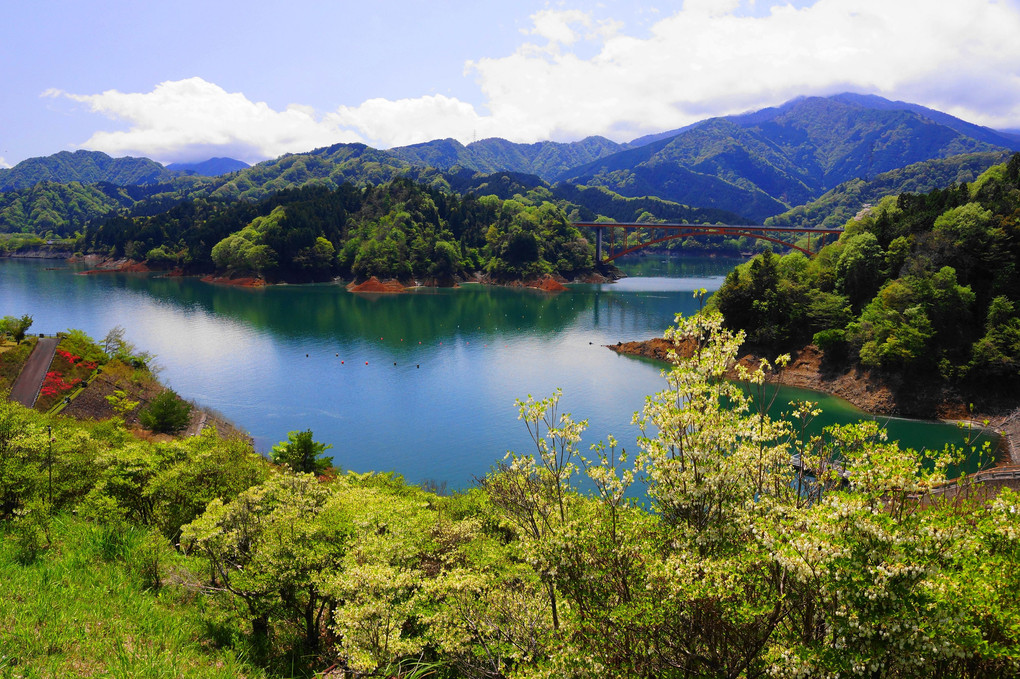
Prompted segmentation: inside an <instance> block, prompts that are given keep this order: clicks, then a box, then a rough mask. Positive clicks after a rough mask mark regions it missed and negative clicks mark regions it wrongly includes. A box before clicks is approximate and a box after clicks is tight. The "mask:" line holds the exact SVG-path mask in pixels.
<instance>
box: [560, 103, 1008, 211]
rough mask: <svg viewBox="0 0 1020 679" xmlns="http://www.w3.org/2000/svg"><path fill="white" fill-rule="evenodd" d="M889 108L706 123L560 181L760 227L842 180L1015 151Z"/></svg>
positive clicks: (812, 109) (795, 111) (806, 107)
mask: <svg viewBox="0 0 1020 679" xmlns="http://www.w3.org/2000/svg"><path fill="white" fill-rule="evenodd" d="M898 106H899V105H898V104H897V103H896V102H888V101H887V100H884V99H881V98H878V97H860V96H857V95H839V96H836V97H829V98H820V97H811V98H805V99H799V100H795V101H793V102H790V103H788V104H785V105H784V106H781V107H778V108H774V109H765V110H762V111H758V112H756V113H753V114H747V115H744V116H733V117H729V118H714V119H711V120H707V121H704V122H702V123H700V124H697V125H693V126H690V127H688V128H684V129H683V130H680V131H678V134H676V135H675V136H672V137H669V136H665V137H661V138H656V137H646V138H644V139H643V140H639V141H641V142H643V145H642V146H639V147H638V148H633V149H629V150H625V151H622V152H620V153H617V154H614V155H611V156H608V157H606V158H603V159H600V160H597V161H595V162H593V163H590V164H588V165H586V166H582V167H579V168H575V169H574V170H571V171H570V172H569V173H567V175H565V176H562V177H561V178H563V179H568V180H569V181H570V182H571V183H575V184H584V185H601V186H606V187H608V188H611V189H613V190H614V191H617V192H619V193H621V194H623V195H626V196H638V195H656V196H659V197H660V198H665V199H667V200H674V201H677V202H680V203H685V204H688V205H698V206H712V207H719V208H723V209H728V210H731V211H734V212H739V213H740V214H743V215H745V216H746V217H748V218H750V219H753V220H756V221H760V220H764V219H765V218H767V217H770V216H772V215H774V214H778V213H779V212H782V211H784V209H783V207H781V206H786V208H789V207H792V206H795V205H799V204H802V203H805V202H808V201H810V200H813V199H815V198H817V197H819V196H821V195H822V194H823V193H825V192H826V191H828V190H830V189H832V188H834V187H835V186H836V185H838V184H840V183H841V182H845V181H848V180H850V179H855V178H865V179H867V178H870V177H874V176H875V175H878V174H881V173H883V172H888V171H890V170H893V169H896V168H899V167H903V166H905V165H910V164H912V163H917V162H921V161H925V160H931V159H936V158H945V157H949V156H952V155H958V154H962V153H975V152H991V151H1002V150H1006V149H1014V150H1017V149H1020V143H1017V142H1016V141H1015V140H1011V138H1010V137H1008V136H1006V135H1001V134H998V133H995V132H994V131H992V130H988V129H987V128H980V127H978V126H976V125H970V124H969V123H965V122H964V121H960V120H958V119H955V118H952V117H951V116H947V115H946V114H938V115H935V114H936V113H937V112H931V116H934V117H935V118H937V120H936V119H933V117H930V116H929V115H925V114H924V112H925V111H928V109H923V108H922V107H917V106H909V107H908V108H903V107H898ZM904 106H908V105H904ZM950 123H951V124H950ZM960 130H962V131H960ZM972 134H974V135H977V137H975V136H971V135H972ZM734 199H736V200H734Z"/></svg>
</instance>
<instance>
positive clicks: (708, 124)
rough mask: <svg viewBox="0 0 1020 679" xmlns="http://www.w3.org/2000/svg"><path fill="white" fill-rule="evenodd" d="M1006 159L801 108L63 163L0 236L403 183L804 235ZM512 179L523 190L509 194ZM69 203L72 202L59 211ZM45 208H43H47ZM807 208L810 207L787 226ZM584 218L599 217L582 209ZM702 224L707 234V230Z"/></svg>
mask: <svg viewBox="0 0 1020 679" xmlns="http://www.w3.org/2000/svg"><path fill="white" fill-rule="evenodd" d="M1007 149H1020V140H1018V139H1017V138H1016V137H1014V136H1011V135H1009V134H1006V133H998V132H995V131H994V130H990V129H988V128H983V127H979V126H977V125H972V124H970V123H967V122H965V121H962V120H959V119H956V118H953V117H952V116H949V115H946V114H944V113H940V112H938V111H932V110H930V109H926V108H924V107H921V106H916V105H913V104H906V103H903V102H891V101H888V100H885V99H881V98H880V97H873V96H865V95H853V94H843V95H837V96H834V97H828V98H820V97H812V98H802V99H797V100H794V101H791V102H788V103H787V104H784V105H782V106H779V107H776V108H769V109H763V110H761V111H757V112H754V113H749V114H745V115H740V116H729V117H725V118H713V119H710V120H706V121H703V122H701V123H698V124H695V125H691V126H689V127H687V128H683V129H682V130H678V131H675V133H664V134H662V135H656V136H651V137H643V138H641V139H638V140H635V141H634V142H632V143H630V144H617V143H615V142H612V141H609V140H607V139H604V138H601V137H589V138H587V139H584V140H582V141H579V142H574V143H568V144H563V143H555V142H540V143H536V144H515V143H511V142H509V141H506V140H503V139H484V140H481V141H478V142H474V143H472V144H468V145H466V146H465V145H463V144H461V143H460V142H457V141H455V140H452V139H444V140H435V141H431V142H427V143H423V144H415V145H411V146H405V147H400V148H394V149H390V150H378V149H373V148H371V147H369V146H366V145H364V144H335V145H333V146H329V147H324V148H320V149H315V150H313V151H309V152H307V153H297V154H287V155H285V156H281V157H280V158H276V159H274V160H269V161H265V162H262V163H259V164H257V165H255V166H253V167H249V168H246V169H242V170H238V171H235V172H231V173H230V174H227V175H225V176H219V177H210V178H207V179H205V178H202V179H201V181H199V179H200V178H199V177H192V178H191V179H192V183H181V181H180V179H181V174H180V173H179V172H173V171H171V170H169V169H167V168H163V167H162V166H160V165H159V164H158V163H154V162H153V161H149V160H146V159H138V158H122V159H112V158H110V157H109V156H106V155H105V154H102V153H94V152H85V151H79V152H76V153H73V154H72V153H67V152H63V153H58V154H56V155H54V156H50V157H48V158H33V159H30V160H26V161H24V162H22V163H19V164H18V166H17V167H15V168H13V169H10V170H0V190H4V191H7V192H9V191H11V190H16V189H18V188H19V187H20V188H21V190H25V189H26V187H31V186H34V185H35V184H37V183H39V182H41V181H51V182H65V183H66V182H71V181H77V182H80V183H81V184H82V186H80V187H73V188H67V189H63V190H61V191H57V190H55V189H53V188H52V187H50V188H48V189H46V190H43V191H42V193H40V192H32V193H29V194H24V193H23V194H21V195H19V196H16V197H12V196H5V197H4V201H3V207H0V210H6V212H5V213H0V231H22V230H36V231H40V230H41V231H47V230H52V231H54V232H57V231H60V230H63V231H64V232H70V231H73V230H77V228H79V227H80V226H81V225H83V224H84V222H85V221H87V220H88V219H94V218H95V217H96V216H97V215H105V214H109V213H110V212H111V211H112V210H114V209H121V208H123V207H125V204H124V202H123V201H122V200H121V199H116V200H114V199H113V197H112V196H109V195H106V194H108V193H109V192H110V191H109V189H98V193H102V194H103V195H104V196H105V198H100V197H99V195H98V194H97V189H85V188H84V185H86V184H90V183H95V182H109V183H111V184H115V185H118V186H126V185H136V184H152V183H157V182H164V183H168V186H169V187H170V188H171V189H172V190H170V191H167V190H160V192H159V193H160V194H161V195H162V200H163V202H161V203H160V205H162V206H164V208H165V206H167V205H169V204H170V203H171V202H172V201H173V200H174V199H176V200H183V199H185V198H189V197H190V198H198V197H202V196H207V197H209V198H210V199H212V200H225V201H231V200H247V201H258V200H261V199H263V198H266V197H268V196H270V195H272V194H273V193H275V192H278V191H281V190H284V189H292V188H297V187H301V186H304V185H306V184H312V183H318V184H321V185H323V186H326V187H328V188H332V189H336V188H339V187H340V186H342V185H343V184H344V183H346V182H350V183H353V184H357V185H365V184H373V185H378V184H384V183H387V182H390V181H392V180H393V179H395V178H397V177H401V176H410V177H413V178H415V179H416V180H417V181H419V182H423V183H425V184H427V185H429V186H432V187H434V188H438V189H442V190H452V191H456V192H460V193H464V192H465V191H467V190H470V189H465V188H464V185H471V184H473V183H474V184H477V185H478V191H477V192H476V193H478V195H482V194H483V192H491V194H492V195H499V196H500V197H502V198H510V197H511V196H512V195H513V194H512V193H507V191H508V190H509V185H510V184H512V183H514V182H517V183H521V182H522V184H521V185H522V186H525V187H526V188H525V191H527V190H532V189H537V188H538V187H539V186H540V185H541V184H543V183H544V184H545V188H546V189H548V190H550V191H551V192H552V194H553V195H554V196H555V195H560V196H565V195H567V194H570V195H572V196H573V197H574V199H576V198H578V197H581V196H584V197H587V198H593V199H598V202H599V203H600V204H606V205H608V203H606V201H605V200H604V196H600V195H598V194H593V193H590V192H585V191H584V190H582V189H583V187H604V188H606V189H610V190H612V191H613V192H615V193H616V194H619V195H620V196H623V197H627V198H650V197H654V198H657V199H659V200H660V201H666V202H665V203H654V207H655V208H656V209H655V210H649V212H650V214H651V215H652V216H653V217H657V218H660V219H661V218H670V219H672V218H673V217H663V216H662V213H661V212H657V211H656V210H658V209H660V208H662V209H665V212H669V213H670V214H673V215H678V214H680V213H679V212H678V210H679V209H680V207H678V206H690V207H689V208H688V207H683V209H684V210H687V209H690V208H702V209H707V210H719V211H722V212H725V213H726V215H727V216H726V217H725V220H726V221H730V222H746V221H753V222H762V221H764V220H766V219H768V218H769V217H774V216H776V215H780V214H785V215H787V217H784V218H789V219H795V220H797V221H798V223H802V222H803V221H804V220H805V219H810V218H813V217H814V216H815V215H816V214H817V215H818V216H819V218H820V219H824V218H826V217H829V218H830V221H829V223H831V222H832V221H834V220H835V221H838V220H839V219H840V218H841V217H843V216H847V215H848V213H849V211H850V210H851V209H852V208H853V204H854V202H855V201H859V202H860V204H862V205H863V203H865V202H874V200H875V199H876V198H877V197H880V194H881V192H882V191H885V190H887V189H888V190H889V191H893V192H897V191H902V190H926V189H928V188H933V187H938V186H946V185H947V184H948V183H949V182H952V181H960V180H966V179H970V178H972V175H969V174H968V173H969V172H971V171H976V170H977V169H978V165H979V164H980V163H981V162H984V161H981V160H978V158H981V156H973V157H972V159H971V160H966V161H959V162H961V163H963V164H964V165H967V168H970V169H966V168H962V167H961V169H959V170H957V171H956V173H955V174H954V170H953V167H954V165H955V164H957V161H947V164H945V165H942V164H938V163H936V164H930V165H916V164H917V163H924V162H926V161H931V160H942V159H946V158H950V157H952V156H955V155H961V154H975V153H977V154H1002V153H1004V152H1005V151H1006V150H1007ZM988 157H991V156H988ZM998 158H1001V156H998ZM214 161H216V162H214ZM223 162H224V159H214V160H213V161H208V162H207V163H206V164H203V165H202V166H201V167H202V168H203V169H200V170H197V169H195V168H192V169H191V170H189V172H209V173H213V172H218V171H220V170H223V169H228V168H230V167H232V166H233V165H231V164H229V163H228V164H227V165H223V164H222V163H223ZM989 162H991V161H989ZM908 165H913V167H912V168H911V169H909V170H905V173H906V174H905V175H904V176H903V177H898V176H887V175H886V174H885V173H888V172H891V171H893V170H897V169H898V168H903V167H905V166H908ZM233 167H236V166H233ZM961 173H963V174H961ZM529 176H530V177H529ZM175 177H176V178H177V179H174V178H175ZM511 177H516V179H513V180H512V181H511V180H510V178H511ZM909 177H915V178H914V179H910V178H909ZM873 178H878V181H877V182H876V183H874V184H873V185H869V188H867V189H865V188H863V186H862V185H861V184H860V182H861V181H865V182H867V181H870V180H872V179H873ZM508 182H509V183H508ZM554 182H555V183H554ZM845 182H852V183H853V184H852V185H848V186H846V187H843V188H840V189H838V190H836V192H835V194H833V195H832V196H828V197H826V198H825V199H823V200H822V203H821V204H820V205H806V204H810V203H812V202H813V201H815V200H818V199H819V198H820V197H822V196H823V195H824V194H826V192H828V191H833V190H834V189H836V187H837V186H839V185H841V184H843V183H845ZM482 185H486V186H485V187H484V188H482ZM61 193H63V194H68V195H67V197H66V198H64V199H60V198H59V197H55V196H57V194H61ZM129 193H130V192H129ZM70 194H75V195H73V196H72V195H70ZM78 194H81V195H78ZM84 194H89V195H84ZM844 194H845V195H844ZM841 196H843V197H841ZM41 198H46V200H45V201H42V202H40V201H41ZM62 200H63V202H66V203H67V204H68V206H67V209H66V210H62V208H61V207H60V205H61V202H62ZM135 200H137V199H135ZM573 202H575V203H576V200H573ZM833 202H836V203H838V204H839V205H837V206H834V207H833V208H832V210H829V211H827V208H826V206H828V205H830V204H832V203H833ZM613 205H614V208H613V209H612V210H611V211H610V213H606V212H599V211H598V210H594V212H595V213H596V214H601V215H603V216H606V217H611V218H613V219H633V218H634V217H632V216H631V215H633V214H634V211H633V210H631V207H632V206H628V207H626V208H623V209H617V208H622V206H623V205H624V204H623V203H620V202H619V201H616V202H615V203H613ZM800 205H806V206H805V207H804V208H803V209H802V210H800V211H797V212H795V213H793V214H788V213H789V211H790V210H791V208H794V207H795V206H800ZM578 206H579V207H588V208H589V209H593V208H592V207H591V206H590V205H588V206H586V205H584V204H583V203H580V204H578ZM637 214H638V215H640V212H638V213H637ZM677 218H679V217H677ZM697 221H704V219H703V216H702V217H699V218H697ZM720 221H722V218H721V219H720Z"/></svg>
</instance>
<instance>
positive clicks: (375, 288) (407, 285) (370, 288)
mask: <svg viewBox="0 0 1020 679" xmlns="http://www.w3.org/2000/svg"><path fill="white" fill-rule="evenodd" d="M63 259H65V261H67V262H68V263H72V264H75V263H83V264H88V265H91V266H92V267H93V268H89V269H85V270H83V271H78V272H76V273H75V275H78V276H94V275H99V274H106V273H153V274H161V275H163V276H166V277H173V278H177V277H185V276H192V277H196V278H199V280H201V281H202V282H204V283H210V284H213V285H227V286H233V287H239V288H264V287H271V286H278V285H300V284H302V283H325V282H330V281H287V280H280V281H275V282H269V281H267V280H266V279H265V278H264V277H262V276H260V275H257V274H251V273H237V272H234V273H232V272H214V273H206V274H202V273H194V274H189V273H186V272H184V271H183V270H182V269H180V268H179V267H174V268H168V269H161V268H153V267H151V266H149V265H148V264H146V263H145V262H139V261H136V260H132V259H127V258H121V259H110V258H107V257H100V256H99V255H83V256H80V257H76V256H69V257H64V258H63ZM622 277H623V276H622V275H619V276H615V277H613V276H611V275H609V276H607V275H605V274H601V273H598V272H597V271H593V272H591V273H588V274H585V275H582V276H579V277H577V278H576V279H574V280H570V279H567V278H565V277H564V276H561V275H559V274H542V275H538V276H530V277H528V278H525V279H515V280H507V281H498V280H494V279H492V278H491V277H490V276H488V275H485V274H481V273H474V274H472V275H471V276H469V277H468V278H466V279H463V278H460V277H448V278H443V279H439V278H427V279H423V280H421V281H418V280H398V279H382V280H380V279H379V278H378V277H377V276H370V277H369V278H367V279H363V280H357V279H355V280H353V281H350V282H347V283H344V281H343V280H342V279H336V278H335V279H331V281H332V282H334V283H340V284H344V285H345V287H346V288H347V290H349V291H351V292H359V293H368V294H398V293H403V292H408V291H410V290H414V289H416V288H423V287H424V288H456V287H459V286H460V285H461V284H468V283H480V284H483V285H496V286H500V287H508V288H530V289H534V290H541V291H544V292H563V291H565V290H567V289H568V288H567V287H566V284H568V283H612V282H615V281H616V280H619V278H622Z"/></svg>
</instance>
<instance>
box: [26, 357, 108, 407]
mask: <svg viewBox="0 0 1020 679" xmlns="http://www.w3.org/2000/svg"><path fill="white" fill-rule="evenodd" d="M97 365H98V363H97V362H96V361H87V360H85V359H83V358H82V357H81V356H80V355H79V354H76V353H72V352H70V351H67V350H66V349H60V348H58V349H57V352H56V355H54V357H53V362H52V363H51V364H50V371H49V372H48V373H46V377H45V379H43V384H42V388H41V389H39V398H38V399H36V403H35V407H36V409H37V410H42V411H46V410H49V409H50V408H52V407H53V406H54V404H56V403H57V401H59V400H60V399H61V398H63V397H64V395H65V394H67V393H68V392H70V391H72V390H73V389H74V388H76V387H77V386H79V385H80V384H81V383H82V381H83V380H85V379H88V377H89V376H90V375H91V374H92V371H93V370H95V369H96V367H97Z"/></svg>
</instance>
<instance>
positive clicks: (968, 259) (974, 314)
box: [710, 154, 1020, 403]
mask: <svg viewBox="0 0 1020 679" xmlns="http://www.w3.org/2000/svg"><path fill="white" fill-rule="evenodd" d="M710 303H711V305H712V306H714V307H715V308H717V309H719V310H720V311H722V313H723V315H724V316H725V318H726V323H727V325H728V326H729V327H731V328H734V329H740V330H742V331H744V332H746V333H747V341H748V343H749V344H750V345H754V346H757V347H760V348H765V349H766V350H768V351H772V352H774V353H775V352H779V351H787V350H790V349H795V348H798V347H801V346H803V345H805V344H806V343H810V342H814V343H815V344H817V345H818V346H819V347H820V348H821V349H822V350H824V352H825V358H826V361H828V362H829V364H830V367H831V368H832V369H833V370H838V369H846V368H848V367H850V366H854V365H859V366H862V367H864V368H869V369H872V370H874V371H876V373H875V374H876V375H880V376H881V375H884V376H887V377H890V378H893V379H895V380H898V381H899V382H900V383H901V384H902V385H905V387H906V388H908V389H909V388H912V387H911V385H913V387H917V385H919V384H924V383H927V384H932V383H935V384H937V383H940V382H941V383H944V384H951V385H957V386H960V387H963V388H965V389H966V390H967V393H968V394H969V395H970V396H972V397H974V398H978V399H982V400H985V401H986V402H987V401H993V402H994V401H995V400H997V399H999V397H1004V398H1007V399H1008V400H1010V401H1011V402H1014V403H1015V401H1016V394H1017V391H1016V390H1017V387H1018V386H1020V154H1018V155H1014V156H1013V157H1012V158H1011V159H1010V160H1009V162H1008V163H1004V164H1000V165H996V166H994V167H992V168H990V169H989V170H987V171H986V172H984V173H983V174H982V175H981V176H980V177H978V178H977V179H976V180H975V181H974V182H972V183H970V184H956V185H954V186H951V187H949V188H946V189H938V190H935V191H932V192H930V193H927V194H920V195H919V194H910V193H904V194H900V195H899V196H890V197H886V198H884V199H882V200H881V201H880V202H879V203H878V204H877V205H875V206H874V207H873V208H871V209H869V210H867V211H865V212H863V213H861V214H860V215H859V216H857V217H856V218H852V219H850V220H849V221H848V222H846V231H845V232H844V233H843V234H842V236H841V237H840V239H839V242H837V243H835V244H832V245H829V246H827V247H825V248H823V249H822V250H821V252H819V253H818V255H817V256H815V257H813V258H811V259H808V258H806V257H804V256H803V255H801V254H799V253H797V254H788V255H784V256H781V257H780V256H776V255H773V254H771V253H766V254H764V255H760V256H758V257H756V258H755V259H753V260H752V261H750V262H749V263H747V264H745V265H742V266H740V267H738V268H737V269H736V270H735V271H733V272H732V273H731V274H730V275H729V276H728V277H727V279H726V282H725V284H724V285H723V286H722V288H721V289H720V290H719V292H718V293H717V294H715V295H714V296H713V297H712V299H711V302H710Z"/></svg>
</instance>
